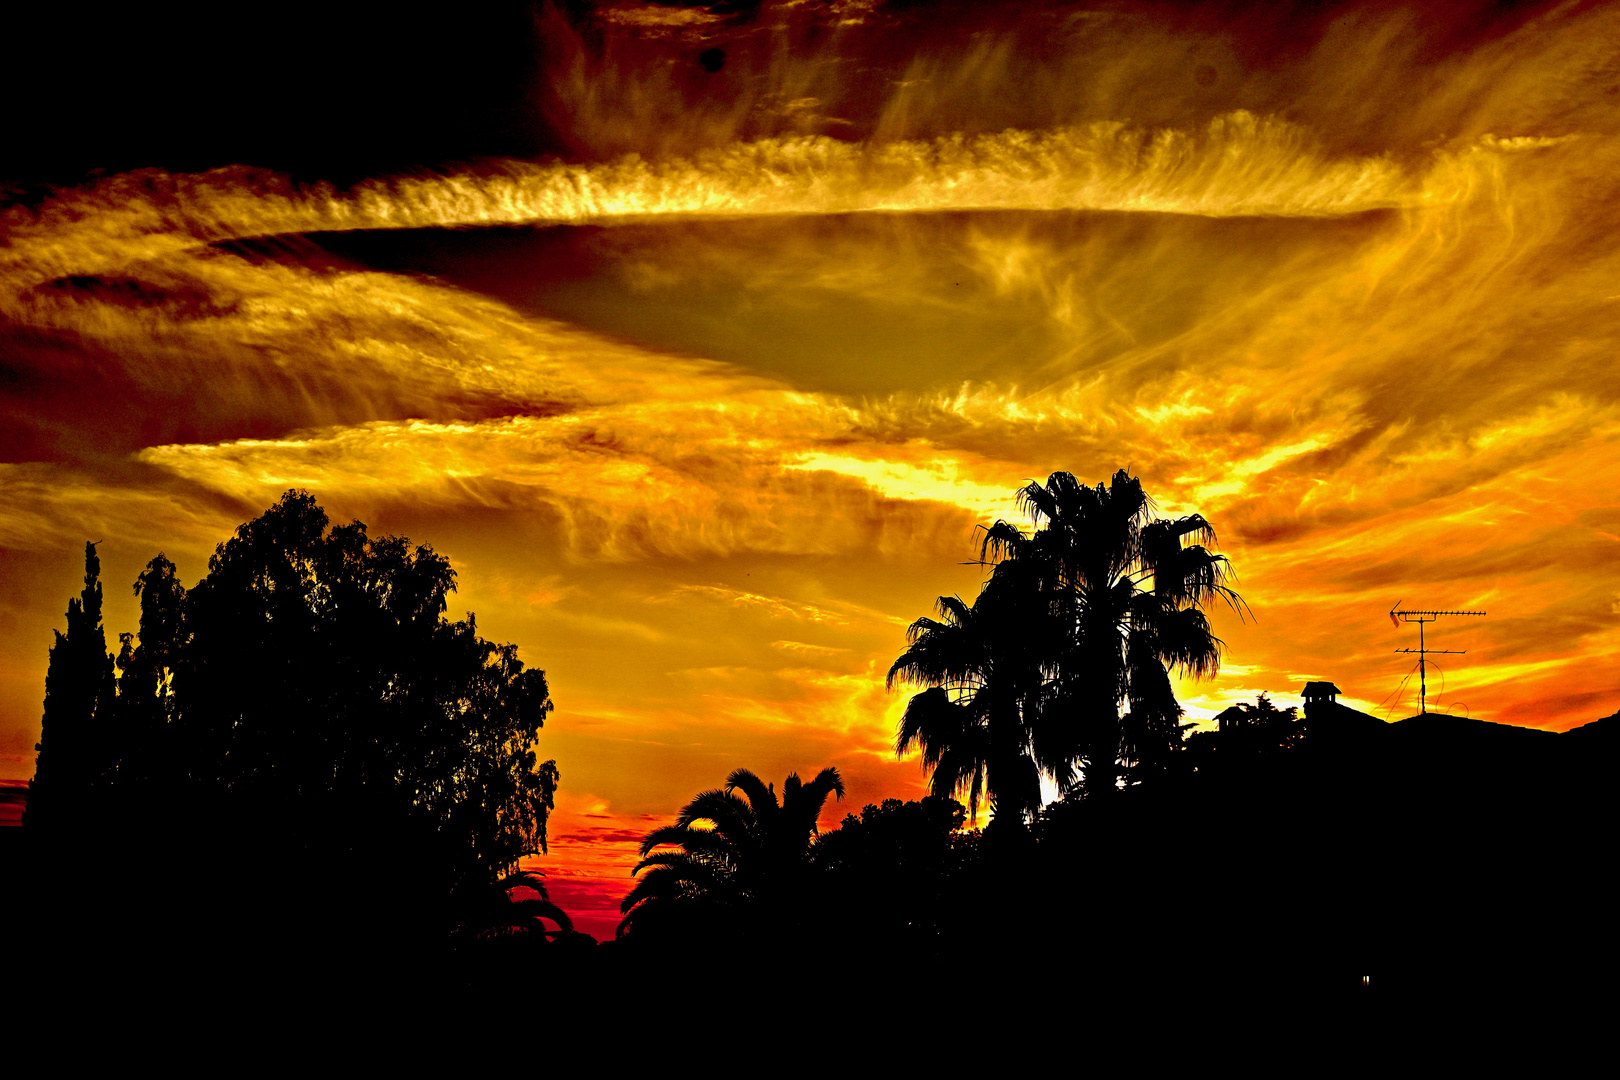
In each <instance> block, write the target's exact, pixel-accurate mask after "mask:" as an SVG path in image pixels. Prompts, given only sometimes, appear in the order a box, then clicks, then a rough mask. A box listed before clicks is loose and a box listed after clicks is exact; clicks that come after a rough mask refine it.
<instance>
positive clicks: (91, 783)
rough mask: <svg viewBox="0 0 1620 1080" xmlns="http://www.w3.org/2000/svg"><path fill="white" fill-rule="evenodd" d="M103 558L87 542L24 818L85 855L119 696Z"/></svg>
mask: <svg viewBox="0 0 1620 1080" xmlns="http://www.w3.org/2000/svg"><path fill="white" fill-rule="evenodd" d="M100 577H101V559H100V558H99V557H98V556H97V555H96V545H95V544H93V543H87V544H85V545H84V589H83V590H82V591H81V592H80V593H79V598H78V599H77V600H69V601H68V608H67V633H65V634H64V633H62V632H61V631H60V630H57V631H54V633H55V634H56V644H54V645H53V646H51V651H50V665H49V667H48V668H47V670H46V674H45V707H44V716H43V718H42V720H41V723H40V738H39V742H38V743H37V744H36V745H35V746H34V750H35V751H36V752H37V753H38V754H39V757H38V759H37V761H36V764H35V769H34V777H33V779H32V780H30V781H29V783H28V809H27V810H26V812H25V813H24V815H23V822H24V824H25V825H26V826H27V827H28V829H29V830H30V832H31V834H32V835H33V836H34V837H36V838H38V839H39V840H40V841H41V842H43V843H48V844H51V845H53V846H55V847H58V848H61V849H63V850H64V851H66V850H71V851H73V852H74V854H76V855H83V854H84V853H86V852H87V851H88V850H89V849H90V848H91V847H92V846H93V844H92V837H91V835H90V830H91V829H93V828H94V822H95V821H96V819H97V818H98V817H100V816H101V810H100V807H99V806H98V805H96V803H97V801H98V796H100V795H101V794H102V793H103V792H104V790H105V784H106V781H107V779H108V774H109V772H110V771H111V768H112V765H113V762H112V760H111V755H110V753H109V746H110V742H111V740H110V738H109V729H110V728H111V716H112V712H113V703H114V700H115V684H114V680H113V660H112V657H110V656H109V655H107V635H106V631H105V630H103V628H102V625H101V581H100Z"/></svg>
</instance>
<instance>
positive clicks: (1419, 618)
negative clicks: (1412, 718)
mask: <svg viewBox="0 0 1620 1080" xmlns="http://www.w3.org/2000/svg"><path fill="white" fill-rule="evenodd" d="M1483 614H1485V612H1483V611H1402V610H1401V602H1400V601H1399V600H1397V601H1395V606H1394V607H1392V608H1390V609H1389V621H1390V622H1392V623H1394V624H1395V627H1396V629H1400V625H1401V623H1403V622H1409V623H1417V628H1418V647H1417V648H1415V649H1396V650H1395V651H1396V652H1398V653H1417V656H1418V687H1419V697H1418V709H1419V711H1420V712H1421V713H1423V714H1427V713H1428V711H1429V679H1428V675H1429V672H1428V658H1429V657H1430V656H1444V655H1448V654H1449V655H1452V656H1462V655H1464V654H1465V653H1467V652H1468V650H1467V649H1430V648H1427V647H1425V646H1424V644H1423V627H1424V626H1425V625H1426V624H1428V623H1432V622H1434V621H1435V620H1436V619H1438V618H1440V616H1442V615H1483Z"/></svg>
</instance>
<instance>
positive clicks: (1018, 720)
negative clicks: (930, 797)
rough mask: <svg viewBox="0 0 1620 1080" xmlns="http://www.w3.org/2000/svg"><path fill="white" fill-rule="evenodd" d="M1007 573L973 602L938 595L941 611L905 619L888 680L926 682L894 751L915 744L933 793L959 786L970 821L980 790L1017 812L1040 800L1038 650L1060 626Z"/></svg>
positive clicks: (945, 793) (1000, 807)
mask: <svg viewBox="0 0 1620 1080" xmlns="http://www.w3.org/2000/svg"><path fill="white" fill-rule="evenodd" d="M1013 577H1014V575H1012V574H1003V575H1001V579H1000V580H999V581H995V582H992V584H991V585H990V586H987V587H986V588H985V589H984V591H982V592H981V593H980V594H979V596H978V598H977V599H976V600H974V602H973V604H972V606H971V607H970V606H968V605H967V604H965V603H963V601H962V599H961V597H957V596H942V597H940V598H939V612H940V614H941V615H942V616H943V617H944V618H943V620H937V619H929V618H923V619H918V620H917V621H916V622H914V623H912V624H911V627H910V629H909V630H908V632H907V636H908V638H909V640H910V642H911V647H910V648H908V649H907V650H906V651H905V652H904V653H902V654H901V656H900V658H899V659H897V660H896V661H895V662H894V664H893V665H892V666H891V667H890V668H889V674H888V678H887V680H886V682H885V685H886V686H888V687H889V688H890V689H893V687H894V684H895V682H896V681H897V680H902V681H905V682H910V683H920V684H923V685H926V686H929V687H930V689H928V690H924V691H923V692H921V693H919V694H916V695H913V697H912V698H911V700H910V701H909V702H908V703H907V704H906V711H905V714H904V716H903V717H902V718H901V721H900V732H899V736H898V737H897V739H896V740H895V752H896V753H898V754H904V753H906V751H908V750H909V749H911V747H912V746H913V745H916V746H918V747H919V748H920V749H921V750H922V758H923V765H924V767H925V768H927V769H929V770H930V780H929V786H930V791H931V793H932V794H934V795H937V796H941V797H945V798H951V797H954V796H955V795H957V794H959V793H961V792H962V791H964V790H965V791H966V792H967V794H968V806H969V811H970V813H971V815H972V816H973V818H974V819H975V820H976V819H977V817H978V812H979V801H980V798H981V797H982V796H984V795H988V796H989V799H990V804H991V805H992V806H993V807H994V808H995V809H996V810H997V811H998V812H1005V813H1010V814H1013V815H1017V816H1020V817H1022V816H1027V815H1029V814H1033V813H1034V812H1035V811H1036V810H1039V809H1040V805H1041V789H1040V776H1039V774H1038V772H1037V770H1036V765H1035V761H1034V759H1033V758H1032V757H1031V756H1030V754H1029V747H1030V742H1031V737H1032V731H1031V724H1032V723H1033V721H1034V720H1035V718H1036V717H1037V716H1038V715H1039V710H1040V697H1041V695H1042V693H1043V689H1044V674H1043V668H1042V662H1043V659H1044V657H1043V655H1042V653H1041V649H1042V647H1044V645H1045V643H1046V642H1047V641H1048V640H1050V639H1051V638H1052V637H1053V636H1055V635H1056V634H1058V633H1060V632H1061V630H1062V628H1061V626H1059V625H1058V624H1057V623H1056V622H1055V621H1054V620H1053V618H1052V615H1051V612H1050V610H1049V608H1047V607H1046V606H1044V605H1042V604H1040V603H1039V602H1037V603H1034V604H1030V603H1028V602H1027V601H1028V600H1029V599H1031V598H1032V595H1033V598H1034V599H1036V600H1037V601H1038V600H1039V597H1038V595H1034V594H1031V593H1030V592H1028V591H1027V590H1020V589H1015V588H1013V587H1011V582H1012V580H1013Z"/></svg>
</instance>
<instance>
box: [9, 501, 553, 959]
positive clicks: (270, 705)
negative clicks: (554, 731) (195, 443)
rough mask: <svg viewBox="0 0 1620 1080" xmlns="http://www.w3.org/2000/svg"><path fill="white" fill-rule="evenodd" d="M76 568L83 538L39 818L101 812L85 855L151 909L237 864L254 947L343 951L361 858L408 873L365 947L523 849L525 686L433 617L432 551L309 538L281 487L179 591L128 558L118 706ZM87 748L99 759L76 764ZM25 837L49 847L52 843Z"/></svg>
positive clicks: (299, 507)
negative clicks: (133, 629)
mask: <svg viewBox="0 0 1620 1080" xmlns="http://www.w3.org/2000/svg"><path fill="white" fill-rule="evenodd" d="M98 571H99V565H98V563H97V561H96V559H95V552H94V547H93V546H91V547H90V548H89V549H88V550H87V572H86V585H85V591H84V593H83V596H82V599H81V600H79V601H76V602H74V603H72V604H70V607H69V629H68V633H67V634H66V635H59V641H58V645H57V648H55V649H53V650H52V662H51V676H50V680H49V684H48V692H47V705H46V711H47V717H46V723H45V725H44V727H45V730H44V733H43V735H42V737H41V742H40V745H41V750H40V767H39V771H38V774H37V776H38V784H39V786H40V789H41V791H42V792H44V794H45V798H44V799H42V800H41V804H40V805H41V807H42V808H43V810H44V813H43V814H42V815H41V820H42V821H45V820H47V819H48V817H49V815H50V814H51V813H54V812H55V811H54V809H53V808H55V807H59V806H62V805H67V804H71V803H74V802H82V803H84V804H86V805H97V806H102V807H103V808H108V807H116V808H117V810H118V813H117V814H113V815H109V816H108V818H107V822H106V824H104V825H103V826H102V827H101V829H100V830H99V833H98V842H99V843H100V845H101V847H102V850H103V852H104V853H105V855H106V857H108V858H114V859H116V858H119V857H121V858H122V866H123V869H124V871H125V872H127V873H130V874H134V875H137V876H141V877H142V878H143V887H144V888H145V890H146V891H147V892H149V893H150V894H151V895H152V896H153V897H154V899H153V900H152V901H151V903H152V906H153V907H154V908H155V909H161V908H162V906H163V904H162V902H161V901H160V900H158V899H157V897H159V896H170V897H172V896H174V895H178V894H181V893H184V892H185V891H186V890H188V889H194V888H204V887H208V886H207V885H206V884H205V883H206V882H208V881H209V880H211V879H215V878H217V877H218V876H219V875H220V874H222V873H224V872H227V871H228V868H229V867H230V865H231V863H232V862H233V861H234V860H235V859H237V858H240V857H241V856H242V855H243V854H244V853H248V852H251V854H252V858H253V859H254V862H255V865H256V866H257V867H258V868H259V871H260V876H261V878H262V880H264V881H265V882H267V883H268V884H267V885H266V887H265V888H264V889H262V890H260V892H259V894H258V898H257V900H256V902H257V903H258V905H259V907H260V919H259V920H258V926H259V927H260V928H261V931H262V932H263V933H266V934H270V933H279V934H282V935H283V936H290V937H291V938H295V939H300V940H302V939H311V940H312V938H311V935H315V936H319V935H322V934H327V935H338V936H341V935H343V934H344V933H346V931H343V930H341V929H339V928H338V927H339V924H341V923H343V921H344V919H345V918H346V916H345V915H344V914H343V913H344V912H357V911H361V910H370V911H374V910H375V909H376V907H377V905H376V904H375V903H374V892H375V877H376V869H377V867H378V866H389V865H409V866H410V867H411V868H412V872H411V874H410V875H409V877H408V879H407V880H409V881H410V882H411V888H409V889H405V890H401V891H400V892H399V893H398V894H396V895H395V896H394V897H392V898H391V903H390V904H389V905H388V911H389V912H390V913H391V914H390V916H389V919H385V920H383V923H387V925H386V926H385V925H382V923H378V922H377V921H376V920H371V924H372V925H373V926H374V927H375V929H374V930H373V931H371V932H372V933H373V934H374V935H375V938H376V941H377V942H378V946H377V947H378V948H379V949H381V948H384V947H385V943H386V941H387V939H388V938H389V935H390V934H394V933H405V932H409V933H413V934H417V933H438V932H442V931H444V930H448V929H450V928H451V927H453V926H454V925H456V924H458V923H462V922H465V921H467V919H468V918H469V917H470V916H468V915H467V914H466V911H468V910H478V909H480V906H481V905H482V906H484V907H487V906H488V905H487V904H486V903H485V901H487V898H488V895H489V890H491V889H493V888H495V887H496V883H497V882H498V881H499V880H500V879H501V878H502V876H503V875H506V874H508V873H510V872H511V871H512V870H513V869H514V868H515V867H516V864H517V862H518V860H519V859H520V858H521V857H523V856H525V855H529V854H534V853H539V852H541V851H544V850H545V846H546V821H547V817H548V815H549V813H550V810H551V808H552V801H553V793H554V791H555V788H556V785H557V780H558V773H557V767H556V764H555V762H550V761H546V762H541V761H540V760H539V759H538V755H537V754H536V752H535V747H536V742H537V738H538V733H539V730H540V728H541V727H542V725H543V723H544V721H545V718H546V716H547V715H548V714H549V713H550V712H551V709H552V702H551V698H550V693H549V689H548V687H547V685H546V680H545V675H544V673H542V672H540V671H536V670H531V669H528V668H526V667H525V666H524V664H523V662H522V661H521V660H519V659H518V656H517V649H516V647H515V646H512V645H498V644H494V643H491V642H488V641H485V640H484V639H483V638H481V637H479V635H478V633H477V626H476V623H475V622H474V620H473V617H472V616H471V615H469V616H468V617H467V618H466V619H464V620H459V621H454V622H452V621H449V620H447V619H446V618H445V617H444V612H445V609H446V607H447V601H448V596H449V594H450V592H452V591H453V590H454V588H455V571H454V570H453V569H452V568H451V566H450V563H449V561H448V560H446V559H445V558H444V557H443V556H440V555H438V554H436V553H435V552H434V551H433V550H432V549H431V548H429V547H425V546H423V547H413V546H412V545H411V543H410V542H409V541H408V540H405V539H404V538H402V537H394V536H382V537H372V536H370V535H368V533H367V530H366V527H365V526H364V525H363V524H360V523H359V522H355V523H352V524H350V525H346V526H341V527H337V528H329V527H328V521H327V517H326V514H325V512H324V511H323V510H321V508H320V507H319V506H318V505H317V504H316V502H315V500H314V499H313V498H312V497H311V496H310V495H309V494H308V493H305V492H296V491H289V492H288V493H287V494H286V495H285V496H283V498H282V499H281V500H280V501H279V502H278V503H277V504H276V505H275V506H273V507H271V508H270V509H269V510H268V511H266V512H265V513H264V514H263V515H262V516H260V517H259V518H256V519H254V520H253V521H250V522H248V523H246V524H244V525H243V526H241V527H240V528H239V529H238V530H237V531H236V534H235V536H233V537H232V538H230V539H229V540H227V541H226V542H225V543H223V544H221V545H219V547H218V549H217V550H216V552H215V554H214V556H213V557H212V558H211V559H210V560H209V572H208V575H207V576H206V577H205V578H204V579H203V580H202V581H200V582H198V583H197V585H196V586H194V587H193V588H192V589H190V590H189V591H188V590H186V589H184V588H182V587H181V585H180V583H179V581H178V579H177V577H176V573H175V568H174V565H173V564H172V563H171V562H169V561H168V560H167V559H166V558H164V557H163V556H162V555H159V556H158V557H157V558H155V559H153V560H152V562H151V563H149V564H148V566H147V567H146V569H145V570H144V571H143V572H142V573H141V575H140V577H139V579H138V580H137V581H136V584H135V590H136V592H137V593H138V594H139V596H140V600H141V624H140V634H139V639H138V643H137V641H136V639H135V638H133V637H131V636H129V635H125V636H124V640H123V647H122V649H121V650H120V655H119V658H118V668H119V670H120V672H121V677H120V678H119V679H118V681H117V683H116V689H117V694H116V698H115V697H114V695H113V687H114V683H113V677H112V670H113V660H112V658H111V657H109V656H107V654H106V651H105V644H104V637H103V636H102V634H101V630H100V627H99V614H100V586H99V584H98V583H97V581H96V576H97V573H98ZM92 743H93V744H94V745H96V746H99V747H102V748H104V750H103V751H102V752H103V753H104V755H105V756H106V758H107V760H106V761H104V762H98V763H95V764H93V765H92V764H91V763H90V759H89V758H87V757H86V756H85V753H84V750H85V747H86V746H87V745H90V744H92ZM75 761H78V762H80V763H79V764H72V763H73V762H75ZM29 825H30V827H31V828H32V827H33V826H35V825H36V822H35V821H33V820H31V821H30V822H29ZM40 836H41V840H42V842H44V843H45V846H46V847H50V848H52V849H55V850H57V851H63V850H65V848H64V844H65V838H63V837H61V836H60V835H59V830H58V831H56V832H54V833H53V832H52V831H50V830H44V831H42V832H41V833H40ZM531 906H532V905H531ZM541 913H542V914H544V912H541ZM157 916H158V917H160V918H161V917H163V916H162V912H161V910H159V911H158V913H157ZM390 920H391V921H390ZM253 921H254V920H252V919H248V920H245V922H247V923H251V922H253ZM434 928H437V929H436V930H435V929H434Z"/></svg>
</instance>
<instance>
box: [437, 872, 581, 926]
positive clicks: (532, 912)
mask: <svg viewBox="0 0 1620 1080" xmlns="http://www.w3.org/2000/svg"><path fill="white" fill-rule="evenodd" d="M517 889H529V890H532V891H533V892H534V893H536V894H537V896H536V898H534V899H521V900H520V899H518V898H517V897H516V896H514V895H513V892H514V891H515V890H517ZM543 919H550V920H551V921H552V922H554V923H556V924H557V929H555V930H548V929H547V928H546V924H545V923H544V922H543V921H541V920H543ZM573 932H574V920H573V919H571V918H569V917H568V913H567V912H566V911H564V910H563V909H562V908H560V907H558V906H557V905H556V904H553V903H552V902H551V897H550V896H549V895H547V893H546V885H545V882H544V881H542V880H541V879H540V875H539V874H538V873H535V872H532V871H528V870H518V871H514V872H513V873H510V874H507V875H505V876H504V877H502V878H501V879H500V880H499V881H496V882H495V883H494V884H493V885H490V886H487V887H485V888H483V889H480V890H477V892H476V894H475V896H474V897H473V899H472V902H471V903H469V904H468V907H467V909H466V911H465V914H464V921H463V922H462V923H461V925H460V927H459V928H458V935H459V936H461V937H463V938H469V939H472V940H475V941H489V940H492V939H498V938H505V937H511V936H513V935H527V934H543V935H545V936H547V937H558V936H561V935H563V934H571V933H573Z"/></svg>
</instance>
